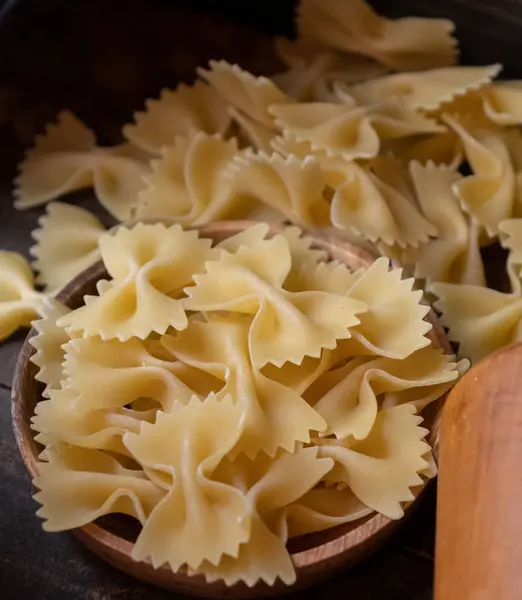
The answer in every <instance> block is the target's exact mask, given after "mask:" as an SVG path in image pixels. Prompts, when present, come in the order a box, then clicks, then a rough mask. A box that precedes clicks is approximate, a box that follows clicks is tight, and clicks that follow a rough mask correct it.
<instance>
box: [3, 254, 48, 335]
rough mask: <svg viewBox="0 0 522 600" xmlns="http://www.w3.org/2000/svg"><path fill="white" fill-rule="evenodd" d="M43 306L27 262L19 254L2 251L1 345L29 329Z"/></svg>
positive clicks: (41, 297)
mask: <svg viewBox="0 0 522 600" xmlns="http://www.w3.org/2000/svg"><path fill="white" fill-rule="evenodd" d="M42 302H43V296H42V294H40V293H39V292H36V291H35V289H34V276H33V273H32V271H31V267H30V266H29V263H28V262H27V260H26V259H25V258H24V257H23V256H22V255H21V254H17V253H16V252H7V251H5V250H0V341H1V340H4V339H5V338H7V337H9V336H10V335H11V334H12V333H14V332H15V331H16V330H17V329H18V328H19V327H28V326H29V325H30V323H31V321H32V320H33V319H36V318H37V317H38V314H39V312H40V311H41V309H42V308H41V307H42Z"/></svg>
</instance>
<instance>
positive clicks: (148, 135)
mask: <svg viewBox="0 0 522 600" xmlns="http://www.w3.org/2000/svg"><path fill="white" fill-rule="evenodd" d="M227 110H228V103H227V102H226V101H225V100H224V99H223V98H222V97H221V96H220V95H219V94H218V93H216V92H215V91H214V89H213V88H212V87H210V86H209V85H207V84H206V83H204V82H202V81H196V83H194V85H191V86H189V85H185V84H183V83H182V84H180V85H179V86H178V87H177V88H176V89H175V90H167V89H165V90H162V92H161V95H160V98H159V99H158V100H147V101H146V110H145V111H144V112H137V113H135V114H134V121H135V122H134V123H130V124H128V125H125V127H124V128H123V134H124V136H125V137H126V138H127V139H128V140H129V141H131V142H132V143H133V144H135V145H136V146H137V147H139V148H141V149H142V150H144V151H145V152H148V153H150V154H152V155H160V154H161V153H162V151H163V149H164V147H165V146H170V145H171V144H173V143H174V140H175V139H176V138H177V137H179V136H187V135H190V134H192V133H193V132H197V131H202V132H204V133H207V134H214V133H218V134H220V133H224V132H225V131H226V129H227V127H228V125H229V123H230V116H229V114H228V112H227Z"/></svg>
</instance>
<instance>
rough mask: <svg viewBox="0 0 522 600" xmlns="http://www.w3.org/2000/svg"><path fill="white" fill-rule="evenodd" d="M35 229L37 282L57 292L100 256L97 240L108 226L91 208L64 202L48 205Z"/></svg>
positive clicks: (32, 249) (50, 290)
mask: <svg viewBox="0 0 522 600" xmlns="http://www.w3.org/2000/svg"><path fill="white" fill-rule="evenodd" d="M39 225H40V227H39V229H35V230H34V231H33V234H32V235H33V238H34V239H35V240H36V244H35V245H34V246H33V247H32V248H31V250H30V252H31V255H32V256H33V257H34V259H35V260H34V261H33V267H34V268H35V270H36V271H38V276H37V278H36V281H37V283H39V284H41V285H44V286H45V287H46V290H47V291H48V292H57V291H58V290H60V289H61V288H62V287H63V286H64V285H66V284H67V283H68V282H69V281H71V280H72V279H74V277H76V275H78V274H79V273H81V272H82V271H83V270H85V269H86V268H87V267H90V266H91V265H92V264H93V263H95V262H96V261H97V260H99V259H100V251H99V249H98V240H99V238H100V236H101V235H102V233H104V232H105V227H104V226H103V225H102V224H101V222H100V221H99V219H98V218H97V217H95V216H94V215H93V214H92V213H90V212H89V211H87V210H85V209H83V208H80V207H78V206H73V205H71V204H63V203H61V202H52V203H51V204H48V205H47V212H46V214H45V215H44V216H42V217H41V218H40V220H39Z"/></svg>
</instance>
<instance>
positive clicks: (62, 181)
mask: <svg viewBox="0 0 522 600" xmlns="http://www.w3.org/2000/svg"><path fill="white" fill-rule="evenodd" d="M147 171H148V166H147V162H146V160H145V159H144V157H143V156H142V155H141V153H140V152H139V151H138V150H137V149H134V148H132V147H131V146H130V145H128V144H122V145H120V146H114V147H112V148H99V147H97V146H96V141H95V138H94V134H93V133H92V131H91V130H90V129H88V128H87V127H86V126H85V125H84V124H83V123H82V122H81V121H79V120H78V119H77V118H76V117H75V116H74V115H73V114H72V113H70V112H68V111H63V112H61V113H60V114H59V115H58V119H57V123H56V124H52V125H50V126H48V128H47V132H46V133H45V134H44V135H42V136H40V137H38V138H37V139H36V143H35V146H34V148H33V149H31V150H30V151H29V152H28V153H27V156H26V158H25V160H24V161H23V162H22V163H21V165H20V175H19V177H18V178H17V179H16V181H15V183H16V188H15V191H14V195H15V197H16V200H15V206H16V208H20V209H25V208H32V207H34V206H39V205H41V204H45V203H46V202H49V201H50V200H55V199H56V198H59V197H60V196H63V195H65V194H69V193H71V192H74V191H76V190H80V189H84V188H89V187H94V191H95V194H96V197H97V198H98V200H99V202H100V204H101V205H102V206H103V207H104V208H105V209H106V210H107V211H108V212H110V213H111V214H112V215H113V216H114V217H116V218H117V219H120V220H124V219H127V218H129V217H130V216H131V210H132V208H133V206H134V205H135V204H136V201H137V199H138V193H139V192H140V191H141V190H142V189H143V187H144V183H143V177H144V176H145V175H146V173H147Z"/></svg>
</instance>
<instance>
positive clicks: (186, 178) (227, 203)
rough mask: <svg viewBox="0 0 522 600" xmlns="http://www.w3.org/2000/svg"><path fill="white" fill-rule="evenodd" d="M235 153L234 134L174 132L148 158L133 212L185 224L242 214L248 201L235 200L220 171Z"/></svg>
mask: <svg viewBox="0 0 522 600" xmlns="http://www.w3.org/2000/svg"><path fill="white" fill-rule="evenodd" d="M237 153H238V147H237V142H236V140H234V139H231V140H228V141H225V140H224V139H223V138H222V137H221V136H220V135H207V134H205V133H201V132H199V133H196V134H194V135H191V136H189V137H186V138H177V139H176V141H175V143H174V145H172V146H168V147H166V148H164V149H163V155H162V157H161V158H160V159H158V160H155V161H152V173H151V175H150V176H149V177H148V178H147V189H146V190H144V191H143V193H142V194H141V195H140V205H139V206H138V216H139V217H141V218H165V217H170V218H173V219H175V220H176V221H177V222H179V223H181V224H182V225H191V224H202V223H208V222H210V221H212V220H217V219H222V218H225V217H227V218H234V217H242V216H245V215H247V214H248V213H249V211H251V210H252V204H253V203H252V202H250V203H242V204H241V203H238V202H237V198H235V197H233V195H232V193H231V190H230V183H229V181H228V179H227V177H226V176H225V173H226V168H227V166H228V164H229V162H230V161H231V160H232V158H233V157H234V156H236V154H237Z"/></svg>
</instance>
